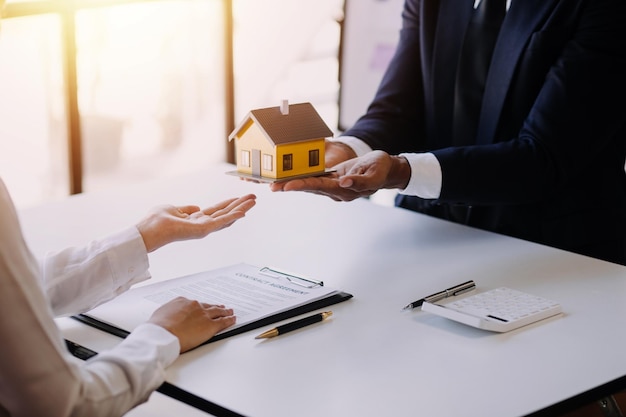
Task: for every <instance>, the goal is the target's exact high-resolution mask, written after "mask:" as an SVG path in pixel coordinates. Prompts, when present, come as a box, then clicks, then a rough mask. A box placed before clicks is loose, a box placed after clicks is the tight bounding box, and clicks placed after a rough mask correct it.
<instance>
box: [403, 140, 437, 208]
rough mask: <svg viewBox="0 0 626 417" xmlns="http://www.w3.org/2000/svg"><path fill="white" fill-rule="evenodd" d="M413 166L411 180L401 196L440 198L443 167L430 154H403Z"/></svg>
mask: <svg viewBox="0 0 626 417" xmlns="http://www.w3.org/2000/svg"><path fill="white" fill-rule="evenodd" d="M400 156H402V157H404V158H406V160H407V161H409V165H410V166H411V179H410V180H409V183H408V185H407V186H406V188H405V189H404V190H400V194H406V195H416V196H418V197H421V198H426V199H433V198H439V195H440V194H441V165H440V164H439V161H438V160H437V157H435V155H433V154H432V153H430V152H426V153H401V154H400Z"/></svg>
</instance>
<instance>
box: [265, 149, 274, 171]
mask: <svg viewBox="0 0 626 417" xmlns="http://www.w3.org/2000/svg"><path fill="white" fill-rule="evenodd" d="M263 169H264V170H265V171H273V170H274V158H273V157H272V155H269V154H266V153H265V154H263Z"/></svg>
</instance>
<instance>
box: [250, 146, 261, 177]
mask: <svg viewBox="0 0 626 417" xmlns="http://www.w3.org/2000/svg"><path fill="white" fill-rule="evenodd" d="M251 162H252V175H258V176H261V150H260V149H252V161H251Z"/></svg>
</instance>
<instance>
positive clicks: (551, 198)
mask: <svg viewBox="0 0 626 417" xmlns="http://www.w3.org/2000/svg"><path fill="white" fill-rule="evenodd" d="M485 1H488V0H481V1H474V0H406V3H405V6H404V11H403V14H402V17H403V25H402V31H401V34H400V41H399V44H398V47H397V50H396V54H395V56H394V58H393V60H392V61H391V63H390V65H389V67H388V69H387V71H386V74H385V76H384V78H383V80H382V82H381V84H380V86H379V89H378V92H377V94H376V97H375V98H374V100H373V102H372V103H371V104H370V106H369V108H368V111H367V113H366V114H365V115H364V116H363V117H361V118H360V119H359V120H358V121H357V123H356V124H355V125H354V126H353V127H352V128H351V129H349V130H348V131H346V132H345V133H344V135H343V136H341V137H339V138H337V139H335V140H333V141H329V142H328V146H327V151H326V154H327V159H326V163H327V165H328V166H334V167H335V168H336V169H337V171H336V173H335V174H334V175H330V176H326V177H319V178H307V179H300V180H292V181H289V182H285V183H279V184H273V185H271V188H272V190H274V191H292V190H299V191H309V192H314V193H319V194H323V195H327V196H329V197H331V198H333V199H335V200H341V201H348V200H352V199H355V198H357V197H362V196H367V195H370V194H372V193H374V192H375V191H376V190H378V189H381V188H397V189H399V190H400V194H399V196H398V198H397V200H396V203H397V204H398V205H400V206H402V207H406V208H410V209H413V210H416V211H419V212H422V213H427V214H430V215H434V216H438V217H442V218H445V219H449V220H453V221H457V222H462V223H466V224H468V225H471V226H474V227H479V228H482V229H486V230H491V231H495V232H498V233H502V234H506V235H510V236H515V237H519V238H523V239H526V240H531V241H535V242H539V243H543V244H546V245H550V246H554V247H558V248H562V249H566V250H570V251H574V252H578V253H582V254H586V255H589V256H593V257H597V258H601V259H605V260H609V261H612V262H617V263H622V264H626V245H625V238H626V174H625V172H624V163H625V158H626V2H624V1H623V0H508V1H507V0H503V1H504V2H505V3H506V5H505V7H506V10H505V12H503V16H504V20H503V21H502V22H501V23H498V27H499V30H498V29H497V30H496V36H497V40H496V41H494V42H495V46H494V47H493V53H492V54H491V52H489V54H490V62H489V61H487V63H486V66H487V68H488V72H487V73H486V74H484V75H483V81H472V80H474V79H479V78H480V77H479V78H472V77H474V76H473V75H472V76H470V77H467V76H465V74H466V71H471V70H472V68H470V69H468V68H467V65H468V64H467V62H466V63H465V64H463V59H460V57H461V56H462V55H463V54H465V55H466V56H469V57H470V60H469V61H470V63H469V67H472V66H479V65H478V64H476V65H474V64H472V63H471V57H476V60H478V55H479V52H476V53H474V51H475V50H476V49H472V48H478V49H480V48H481V47H480V46H473V47H472V46H467V45H465V43H469V41H468V39H469V38H470V37H472V36H473V35H469V33H470V31H471V30H472V29H470V28H472V27H473V26H475V25H476V24H475V19H476V14H477V12H478V9H480V7H481V4H480V3H482V2H485ZM475 9H476V10H475ZM468 51H469V52H468ZM480 53H482V52H480ZM463 65H465V66H463ZM457 68H460V69H458V70H457ZM464 77H465V80H463V78H464ZM468 79H469V81H468ZM463 83H465V84H463ZM468 83H469V84H470V86H469V87H468ZM481 83H482V85H480V84H481ZM472 84H473V86H472ZM475 87H477V88H475ZM468 88H469V90H466V89H468ZM472 88H473V90H472ZM467 91H469V93H466V92H467ZM472 91H473V92H472ZM476 91H478V93H476ZM464 94H465V95H466V96H471V97H473V98H474V99H475V100H474V102H473V103H474V104H471V105H469V106H467V105H466V106H465V107H466V108H468V109H469V110H472V109H473V110H476V115H474V116H473V122H470V123H469V124H467V123H466V121H465V119H467V118H464V117H463V116H461V115H459V108H461V107H463V98H462V97H463V95H464ZM470 102H471V100H470ZM470 119H472V117H470ZM472 123H473V124H472Z"/></svg>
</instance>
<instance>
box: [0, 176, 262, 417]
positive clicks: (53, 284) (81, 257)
mask: <svg viewBox="0 0 626 417" xmlns="http://www.w3.org/2000/svg"><path fill="white" fill-rule="evenodd" d="M255 202H256V199H255V196H254V195H252V194H250V195H246V196H243V197H240V198H233V199H229V200H226V201H223V202H221V203H218V204H216V205H214V206H212V207H209V208H206V209H203V210H201V209H200V208H199V207H196V206H182V207H174V206H167V205H164V206H160V207H157V208H155V209H154V210H153V211H152V212H151V213H150V214H148V215H147V216H146V217H145V218H144V219H143V220H141V221H140V222H139V223H138V224H137V225H136V226H133V227H129V228H128V229H126V230H122V231H120V232H118V233H115V234H112V235H111V236H109V237H106V238H104V239H100V240H94V241H92V242H90V243H89V244H88V245H86V246H85V247H76V248H69V249H65V250H63V251H60V252H57V253H51V254H48V255H46V257H45V259H44V260H43V262H42V263H41V264H40V263H39V262H38V261H37V260H36V259H35V258H34V257H33V255H32V254H31V252H30V251H29V249H28V247H27V245H26V243H25V241H24V237H23V235H22V232H21V229H20V225H19V222H18V216H17V213H16V210H15V207H14V205H13V204H12V201H11V198H10V196H9V193H8V191H7V189H6V187H5V185H4V183H3V182H2V180H0V288H1V290H0V340H2V355H0V416H14V417H21V416H23V417H34V416H37V417H46V416H55V417H56V416H59V417H60V416H89V417H96V416H109V417H110V416H121V415H123V414H124V413H126V412H127V411H128V410H129V409H131V408H133V407H134V406H136V405H138V404H140V403H142V402H144V401H146V400H147V399H148V397H149V395H150V394H151V393H152V391H154V390H155V389H156V388H158V387H159V386H160V385H161V384H162V383H163V381H164V378H165V376H164V370H165V368H166V367H167V366H169V365H170V364H171V363H172V362H173V361H174V360H175V359H176V358H177V357H178V355H179V353H181V352H185V351H187V350H190V349H192V348H194V347H196V346H198V345H200V344H201V343H202V342H204V341H206V340H208V339H209V338H211V337H212V336H213V335H214V334H216V333H217V332H219V331H221V330H223V329H225V328H227V327H229V326H231V325H232V324H234V323H235V317H234V315H233V310H232V309H228V308H225V307H224V306H215V305H209V304H204V303H200V302H197V301H192V300H188V299H185V298H182V297H179V298H177V299H175V300H172V301H171V302H169V303H166V304H164V305H163V306H161V307H159V308H158V309H157V310H156V311H155V312H154V314H153V315H152V317H151V318H150V319H149V321H148V322H147V323H145V324H142V325H140V326H139V327H138V328H137V329H136V330H135V331H133V332H132V333H131V334H130V336H128V337H127V338H126V339H124V340H123V341H122V342H121V343H120V344H119V345H118V346H116V347H115V348H113V349H111V350H110V351H104V352H100V353H99V354H98V355H97V356H95V357H93V358H92V359H90V360H88V361H86V362H83V361H82V360H79V359H76V358H74V357H73V356H72V355H71V354H70V353H69V352H68V350H67V348H66V346H65V343H64V340H63V338H62V336H61V333H60V331H59V329H58V328H57V327H56V325H55V322H54V319H53V317H54V316H59V315H69V314H75V313H79V312H83V311H86V310H89V309H91V308H93V307H95V306H97V305H98V304H100V303H102V302H105V301H107V300H109V299H111V298H113V297H115V296H116V295H118V294H120V293H122V292H124V291H126V290H127V289H128V288H130V287H131V286H132V285H133V284H135V283H137V282H140V281H143V280H145V279H147V278H149V277H150V275H149V273H148V266H149V265H148V256H147V254H148V253H149V252H152V251H154V250H156V249H158V248H159V247H161V246H164V245H166V244H168V243H171V242H175V241H180V240H186V239H196V238H202V237H205V236H206V235H208V234H209V233H212V232H215V231H218V230H220V229H223V228H225V227H228V226H230V225H231V224H233V223H234V222H235V221H237V220H238V219H240V218H242V217H244V216H245V213H246V212H247V211H248V210H250V209H251V208H252V207H253V206H254V205H255Z"/></svg>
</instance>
